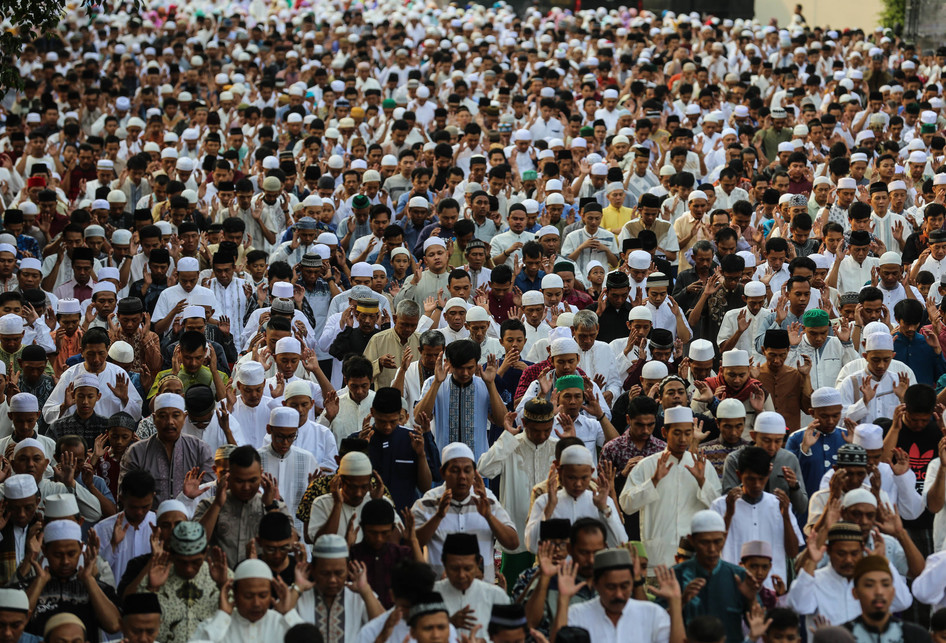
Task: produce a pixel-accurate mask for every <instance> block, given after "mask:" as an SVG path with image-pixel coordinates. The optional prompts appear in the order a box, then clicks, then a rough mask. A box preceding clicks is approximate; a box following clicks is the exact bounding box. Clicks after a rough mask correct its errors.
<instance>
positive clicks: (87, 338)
mask: <svg viewBox="0 0 946 643" xmlns="http://www.w3.org/2000/svg"><path fill="white" fill-rule="evenodd" d="M111 343H112V340H111V339H109V337H108V333H106V332H105V331H104V330H103V329H101V328H90V329H89V330H87V331H86V332H85V335H83V336H82V350H85V348H86V347H87V346H89V345H90V344H96V345H97V344H105V345H106V346H108V345H109V344H111Z"/></svg>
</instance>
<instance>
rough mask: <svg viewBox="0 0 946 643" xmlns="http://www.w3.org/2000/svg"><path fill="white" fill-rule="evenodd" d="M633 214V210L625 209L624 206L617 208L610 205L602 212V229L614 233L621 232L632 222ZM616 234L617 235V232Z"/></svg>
mask: <svg viewBox="0 0 946 643" xmlns="http://www.w3.org/2000/svg"><path fill="white" fill-rule="evenodd" d="M633 214H634V210H633V209H632V208H625V207H624V206H621V207H620V208H615V207H614V206H612V205H609V206H608V207H606V208H604V209H603V210H602V211H601V227H602V228H605V229H607V230H611V231H612V232H614V231H615V230H617V231H619V232H620V230H621V228H623V227H624V224H625V223H627V222H628V221H630V220H631V216H633ZM615 234H617V233H616V232H615Z"/></svg>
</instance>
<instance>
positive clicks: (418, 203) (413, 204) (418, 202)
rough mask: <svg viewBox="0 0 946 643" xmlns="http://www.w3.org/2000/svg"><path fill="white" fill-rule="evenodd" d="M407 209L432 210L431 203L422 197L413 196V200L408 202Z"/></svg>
mask: <svg viewBox="0 0 946 643" xmlns="http://www.w3.org/2000/svg"><path fill="white" fill-rule="evenodd" d="M407 207H409V208H423V209H424V210H428V209H430V203H429V202H428V201H427V199H425V198H424V197H422V196H412V197H411V200H410V201H408V202H407Z"/></svg>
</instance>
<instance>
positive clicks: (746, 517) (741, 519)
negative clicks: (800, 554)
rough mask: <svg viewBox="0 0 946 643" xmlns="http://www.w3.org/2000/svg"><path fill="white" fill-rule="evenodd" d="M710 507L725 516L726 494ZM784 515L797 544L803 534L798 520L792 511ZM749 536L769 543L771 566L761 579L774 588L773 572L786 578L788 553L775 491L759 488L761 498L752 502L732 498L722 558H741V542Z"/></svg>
mask: <svg viewBox="0 0 946 643" xmlns="http://www.w3.org/2000/svg"><path fill="white" fill-rule="evenodd" d="M710 509H712V510H713V511H715V512H716V513H718V514H719V515H720V516H723V517H724V518H725V516H726V496H720V497H719V498H717V499H716V500H714V501H713V504H712V505H710ZM788 516H789V519H790V520H791V523H792V529H793V530H794V531H795V537H796V538H798V543H799V545H800V544H801V543H803V542H804V541H805V538H804V536H802V533H801V530H800V529H799V528H798V521H796V520H795V514H794V513H793V512H792V511H789V512H788ZM753 540H764V541H766V542H768V543H769V544H770V545H771V546H772V570H771V572H770V573H769V576H768V578H766V579H765V585H766V587H768V588H769V589H774V587H773V586H772V576H773V575H775V576H779V577H780V578H781V579H782V580H787V578H788V576H787V574H788V567H787V563H786V561H787V560H788V557H787V555H786V553H785V525H784V523H783V522H782V512H781V510H780V508H779V501H778V498H777V497H776V496H775V495H773V494H771V493H769V492H767V491H763V492H762V498H761V499H760V500H759V502H756V503H754V504H753V503H750V502H748V501H747V500H746V499H745V498H739V499H738V500H736V505H735V508H734V510H733V516H732V521H731V522H730V523H729V531H728V532H727V534H726V544H725V545H724V546H723V555H722V557H723V560H725V561H726V562H727V563H732V564H733V565H738V564H739V561H740V560H741V558H742V556H741V553H742V546H743V544H744V543H747V542H751V541H753Z"/></svg>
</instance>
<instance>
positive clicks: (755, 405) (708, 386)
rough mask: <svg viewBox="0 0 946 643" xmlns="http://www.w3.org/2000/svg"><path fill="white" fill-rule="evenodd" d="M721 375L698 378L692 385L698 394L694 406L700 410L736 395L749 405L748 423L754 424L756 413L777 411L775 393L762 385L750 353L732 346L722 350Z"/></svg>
mask: <svg viewBox="0 0 946 643" xmlns="http://www.w3.org/2000/svg"><path fill="white" fill-rule="evenodd" d="M721 363H722V366H721V367H720V369H719V375H717V376H716V377H710V378H707V379H706V380H703V381H700V380H696V381H694V382H693V385H694V386H696V388H697V389H698V390H699V394H698V395H695V396H693V401H692V402H691V406H692V408H693V410H694V411H695V412H697V413H705V412H707V411H711V410H712V409H714V408H715V407H716V406H717V405H718V404H719V403H720V402H721V401H723V400H725V399H729V398H734V399H737V400H739V401H740V402H742V403H743V405H744V406H745V409H746V423H748V424H751V423H752V422H753V421H754V420H755V416H756V414H757V413H761V412H762V411H774V410H775V404H774V403H773V401H772V396H771V395H770V394H769V393H768V392H767V391H766V390H765V389H763V388H762V385H761V383H760V382H759V380H758V379H756V378H754V377H752V374H751V371H750V361H749V353H747V352H746V351H740V350H730V351H726V352H725V353H723V357H722V362H721Z"/></svg>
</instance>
